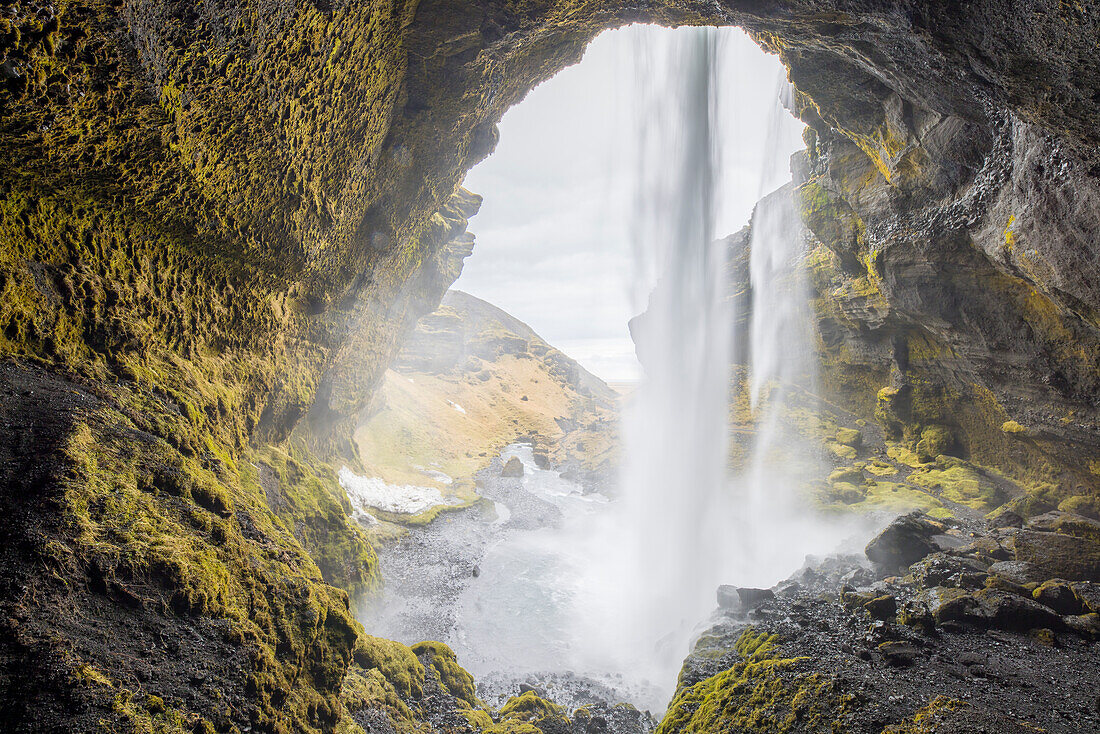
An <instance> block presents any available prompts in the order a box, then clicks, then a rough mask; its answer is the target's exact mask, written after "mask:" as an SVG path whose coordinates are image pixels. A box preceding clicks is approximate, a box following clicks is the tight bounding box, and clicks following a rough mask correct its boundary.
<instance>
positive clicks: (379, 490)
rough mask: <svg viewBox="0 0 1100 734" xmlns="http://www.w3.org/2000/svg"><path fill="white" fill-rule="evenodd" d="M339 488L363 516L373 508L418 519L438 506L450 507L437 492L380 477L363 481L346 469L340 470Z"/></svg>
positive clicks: (436, 490) (364, 478)
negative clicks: (367, 510)
mask: <svg viewBox="0 0 1100 734" xmlns="http://www.w3.org/2000/svg"><path fill="white" fill-rule="evenodd" d="M340 486H341V487H343V488H344V491H345V492H346V493H347V495H348V500H349V501H350V502H351V503H352V505H354V506H355V507H356V508H357V509H359V510H362V511H363V512H366V509H367V508H373V509H375V510H381V511H382V512H393V513H396V514H400V515H415V514H417V513H418V512H423V511H424V510H427V509H430V508H432V507H435V506H436V505H447V504H450V502H448V501H447V499H446V498H444V497H443V494H442V493H441V492H440V491H439V490H438V489H434V488H432V487H418V486H416V485H413V484H389V483H387V482H386V481H385V480H383V479H380V478H378V477H361V476H359V475H358V474H356V473H355V472H353V471H352V470H351V469H348V468H347V467H346V466H345V467H342V468H341V469H340Z"/></svg>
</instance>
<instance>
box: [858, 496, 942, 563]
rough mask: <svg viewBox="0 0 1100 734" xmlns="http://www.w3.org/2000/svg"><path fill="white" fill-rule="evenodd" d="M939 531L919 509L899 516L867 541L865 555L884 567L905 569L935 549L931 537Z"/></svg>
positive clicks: (935, 546) (937, 526)
mask: <svg viewBox="0 0 1100 734" xmlns="http://www.w3.org/2000/svg"><path fill="white" fill-rule="evenodd" d="M943 530H944V528H943V525H941V524H940V523H937V522H935V521H933V520H931V519H930V518H928V517H927V516H926V515H925V514H924V513H923V512H920V511H919V510H918V511H915V512H911V513H909V514H908V515H902V516H901V517H899V518H897V519H896V520H894V521H893V522H892V523H890V524H889V525H888V526H887V527H886V529H885V530H883V531H882V532H881V533H879V534H878V535H877V536H875V538H874V539H873V540H872V541H871V542H870V543H868V544H867V549H866V553H867V557H868V558H869V559H871V561H873V562H874V563H877V564H879V565H881V566H884V567H886V568H890V569H902V568H906V567H908V566H909V565H910V564H913V563H915V562H917V561H919V560H920V559H922V558H924V557H925V556H926V555H928V554H929V553H932V552H933V551H936V550H938V549H939V546H938V545H937V544H936V543H935V541H934V540H933V537H934V536H936V535H939V534H941V533H943Z"/></svg>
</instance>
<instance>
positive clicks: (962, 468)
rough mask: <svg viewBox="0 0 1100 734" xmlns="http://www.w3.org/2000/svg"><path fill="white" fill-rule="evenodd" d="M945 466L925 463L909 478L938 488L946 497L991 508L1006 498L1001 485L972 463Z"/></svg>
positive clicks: (973, 506) (919, 483)
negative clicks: (933, 466) (934, 466)
mask: <svg viewBox="0 0 1100 734" xmlns="http://www.w3.org/2000/svg"><path fill="white" fill-rule="evenodd" d="M943 467H944V468H931V467H925V468H922V469H921V470H920V471H916V472H913V473H912V474H911V475H909V481H910V482H912V483H913V484H916V485H918V486H921V487H926V488H928V489H929V490H933V491H935V492H936V494H937V496H939V497H942V498H943V499H946V500H950V501H951V502H956V503H958V504H961V505H966V506H967V507H972V508H973V509H975V510H981V511H985V512H988V511H989V510H991V509H993V508H994V507H997V506H998V505H1000V504H1001V502H1002V501H1003V499H1004V498H1003V496H1002V493H1001V490H1000V488H999V486H998V485H997V484H996V483H995V482H993V481H991V480H990V479H989V478H988V477H985V476H983V475H982V474H981V473H980V472H979V471H978V470H977V469H976V468H974V467H973V466H971V465H969V464H967V463H965V462H962V461H958V460H955V461H952V462H947V463H946V464H944V465H943Z"/></svg>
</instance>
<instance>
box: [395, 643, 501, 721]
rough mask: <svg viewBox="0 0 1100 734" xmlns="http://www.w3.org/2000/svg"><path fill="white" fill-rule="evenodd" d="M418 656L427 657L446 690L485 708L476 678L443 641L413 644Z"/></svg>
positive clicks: (456, 696)
mask: <svg viewBox="0 0 1100 734" xmlns="http://www.w3.org/2000/svg"><path fill="white" fill-rule="evenodd" d="M412 651H413V653H415V654H416V655H417V656H420V657H425V656H426V657H427V658H428V664H429V665H431V667H432V668H433V669H434V670H435V672H436V674H437V675H438V676H439V682H440V684H442V686H443V688H444V690H446V691H447V692H448V693H450V694H451V695H452V696H454V697H455V698H457V699H459V700H460V701H465V702H466V703H467V704H469V705H470V706H471V707H473V708H484V707H485V704H484V703H482V701H481V699H480V698H478V697H477V689H476V688H475V686H474V678H473V676H472V675H470V674H469V673H467V672H466V670H465V669H464V668H463V667H462V666H461V665H459V664H458V658H457V657H456V656H455V653H454V650H452V649H451V648H450V647H448V646H447V645H445V644H443V643H442V642H433V641H427V642H418V643H416V644H415V645H413V646H412Z"/></svg>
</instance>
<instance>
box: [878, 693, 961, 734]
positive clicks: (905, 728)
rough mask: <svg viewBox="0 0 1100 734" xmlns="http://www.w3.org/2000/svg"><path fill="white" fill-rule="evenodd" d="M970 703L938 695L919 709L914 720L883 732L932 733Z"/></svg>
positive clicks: (902, 733) (903, 733) (898, 733)
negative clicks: (945, 720)
mask: <svg viewBox="0 0 1100 734" xmlns="http://www.w3.org/2000/svg"><path fill="white" fill-rule="evenodd" d="M969 705H970V704H968V703H966V702H964V701H960V700H958V699H956V698H949V697H947V696H938V697H936V698H935V699H934V700H932V701H931V702H930V703H929V704H928V705H927V706H925V707H924V708H922V709H920V710H919V711H917V713H916V714H914V715H913V718H912V720H910V721H906V722H902V723H900V724H894V725H892V726H888V727H886V728H885V729H883V730H882V734H931V732H936V731H939V724H940V723H942V722H943V720H944V719H946V718H949V717H950V716H951V715H952V714H953V713H955V712H957V711H961V710H963V709H965V708H967V707H968V706H969Z"/></svg>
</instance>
